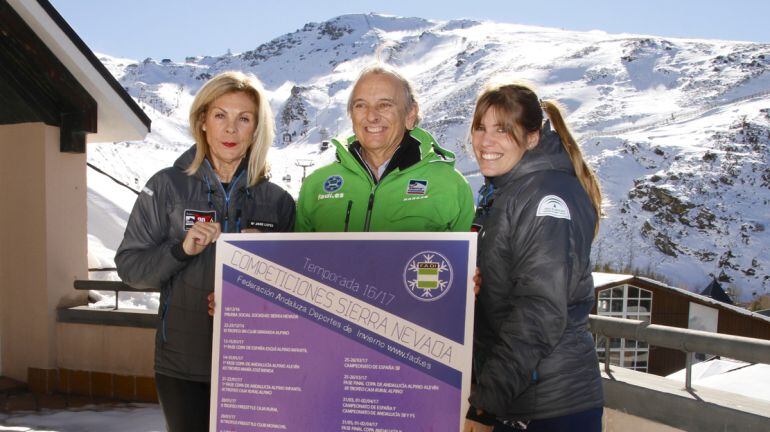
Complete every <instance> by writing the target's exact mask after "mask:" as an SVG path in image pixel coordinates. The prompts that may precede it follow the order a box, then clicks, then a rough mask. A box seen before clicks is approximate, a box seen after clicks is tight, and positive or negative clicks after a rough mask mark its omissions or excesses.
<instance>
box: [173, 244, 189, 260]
mask: <svg viewBox="0 0 770 432" xmlns="http://www.w3.org/2000/svg"><path fill="white" fill-rule="evenodd" d="M171 256H173V257H174V258H176V260H177V261H189V260H191V259H193V257H195V255H187V252H185V251H184V248H182V243H177V244H175V245H174V246H171Z"/></svg>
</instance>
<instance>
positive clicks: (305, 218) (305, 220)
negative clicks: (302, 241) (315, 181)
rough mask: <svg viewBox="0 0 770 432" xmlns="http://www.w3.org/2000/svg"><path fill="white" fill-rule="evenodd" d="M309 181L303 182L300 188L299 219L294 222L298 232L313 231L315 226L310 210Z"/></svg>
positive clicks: (295, 229)
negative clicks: (311, 219)
mask: <svg viewBox="0 0 770 432" xmlns="http://www.w3.org/2000/svg"><path fill="white" fill-rule="evenodd" d="M307 185H308V182H307V181H305V182H304V183H302V187H301V188H300V190H299V198H298V199H297V215H296V217H297V219H296V222H295V223H294V231H296V232H313V231H315V228H314V227H313V224H312V223H311V221H310V211H309V210H308V208H307V207H308V201H309V198H308V194H309V192H308V190H307Z"/></svg>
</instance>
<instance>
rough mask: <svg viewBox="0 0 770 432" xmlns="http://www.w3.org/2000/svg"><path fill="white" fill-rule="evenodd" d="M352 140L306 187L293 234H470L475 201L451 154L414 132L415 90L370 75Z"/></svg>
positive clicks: (387, 72)
mask: <svg viewBox="0 0 770 432" xmlns="http://www.w3.org/2000/svg"><path fill="white" fill-rule="evenodd" d="M348 114H349V115H350V118H351V120H352V122H353V133H354V135H353V136H351V137H350V138H348V139H347V142H345V143H344V144H343V143H341V142H339V141H337V140H333V141H332V142H333V143H334V145H335V147H336V149H337V160H336V161H335V162H333V163H331V164H329V165H326V166H324V167H321V168H319V169H317V170H316V171H314V172H313V173H312V174H311V175H310V176H308V177H307V178H306V179H305V181H304V183H303V184H302V189H301V190H300V193H299V201H298V204H297V221H296V226H295V229H296V231H301V232H309V231H319V232H333V231H469V230H470V226H471V222H472V221H473V213H474V206H473V193H472V192H471V189H470V186H469V185H468V182H467V181H466V180H465V178H463V176H462V175H461V174H460V173H459V172H457V171H456V170H455V169H454V154H453V153H452V152H450V151H448V150H445V149H443V148H441V147H440V146H439V145H438V144H437V143H436V141H435V140H434V139H433V137H432V136H431V135H430V134H429V133H428V132H426V131H424V130H422V129H420V128H418V127H416V125H417V123H418V121H419V106H418V104H417V101H416V100H415V97H414V91H413V90H412V86H411V84H410V83H409V81H407V80H406V79H405V78H404V77H403V76H402V75H401V74H399V73H398V72H397V71H395V70H394V69H391V68H389V67H385V66H380V65H377V66H372V67H369V68H367V69H365V70H364V71H363V72H362V73H361V76H360V77H359V78H358V81H356V84H355V86H354V87H353V92H352V93H351V95H350V99H349V100H348Z"/></svg>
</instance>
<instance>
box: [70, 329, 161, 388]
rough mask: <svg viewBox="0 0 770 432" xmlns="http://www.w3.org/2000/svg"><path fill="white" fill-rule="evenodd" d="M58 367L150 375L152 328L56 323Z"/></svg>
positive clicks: (153, 332) (152, 350)
mask: <svg viewBox="0 0 770 432" xmlns="http://www.w3.org/2000/svg"><path fill="white" fill-rule="evenodd" d="M57 341H58V346H59V348H58V351H59V367H60V368H63V369H70V370H85V371H92V372H105V373H112V374H117V375H132V376H142V377H152V376H154V375H155V372H154V370H153V362H154V353H155V329H147V328H137V327H119V326H106V325H93V324H73V323H59V324H58V326H57Z"/></svg>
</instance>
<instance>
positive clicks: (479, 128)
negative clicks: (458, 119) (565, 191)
mask: <svg viewBox="0 0 770 432" xmlns="http://www.w3.org/2000/svg"><path fill="white" fill-rule="evenodd" d="M473 130H474V131H476V132H484V126H482V125H478V126H476V128H475V129H473Z"/></svg>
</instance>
